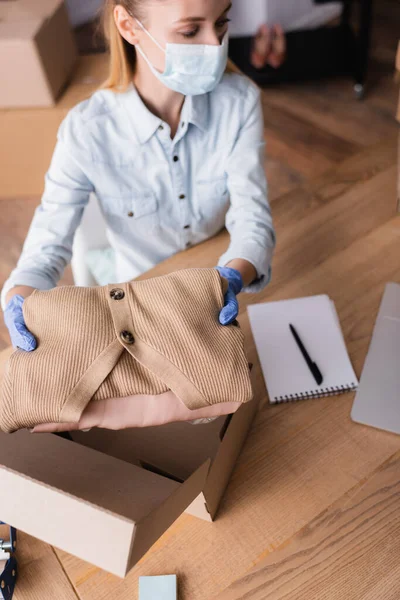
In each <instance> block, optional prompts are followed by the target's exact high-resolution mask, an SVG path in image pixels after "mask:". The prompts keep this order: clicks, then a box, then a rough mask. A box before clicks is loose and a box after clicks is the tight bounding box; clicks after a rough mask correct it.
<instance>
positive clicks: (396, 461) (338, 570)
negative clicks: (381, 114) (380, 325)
mask: <svg viewBox="0 0 400 600" xmlns="http://www.w3.org/2000/svg"><path fill="white" fill-rule="evenodd" d="M396 145H397V144H396V138H395V136H393V137H391V138H390V137H389V138H387V139H386V140H385V141H383V142H380V143H379V145H378V146H376V145H374V146H371V147H368V148H367V149H365V150H362V151H361V152H360V153H359V154H356V155H353V156H352V157H351V158H350V159H349V160H348V161H345V162H343V163H342V164H341V165H340V166H339V167H338V168H337V169H335V170H334V171H331V172H329V173H324V174H323V175H321V176H320V177H317V178H316V179H314V180H313V182H312V183H310V182H308V183H307V184H304V185H303V186H300V187H297V188H296V189H295V190H293V191H291V192H289V193H288V194H287V195H285V196H283V197H282V198H280V200H279V202H278V203H276V205H275V206H274V217H275V223H276V227H277V233H278V247H277V252H276V256H275V260H274V277H273V281H272V283H271V284H270V286H269V287H267V288H266V289H265V291H263V292H262V293H261V294H259V295H244V294H242V295H241V297H240V300H241V302H240V304H241V312H240V317H239V320H240V323H241V326H242V328H243V330H244V332H245V334H246V338H247V349H248V353H249V358H250V360H251V361H252V362H253V363H254V365H255V373H256V378H255V379H256V390H255V393H256V394H257V395H258V396H261V397H262V398H263V400H264V404H263V407H262V409H261V411H260V413H259V414H258V416H257V418H256V421H255V423H254V425H253V428H252V430H251V433H250V435H249V438H248V440H247V443H246V445H245V448H244V451H243V453H242V455H241V457H240V459H239V462H238V464H237V467H236V469H235V471H234V474H233V477H232V480H231V482H230V485H229V487H228V490H227V493H226V496H225V498H224V500H223V502H222V506H221V509H220V512H219V516H218V519H217V520H216V522H215V523H213V524H209V523H206V522H203V521H201V520H198V519H196V518H195V517H191V516H188V515H183V516H182V517H181V518H179V520H178V521H177V522H176V523H175V524H174V525H173V526H172V527H171V528H170V529H169V530H168V531H167V532H166V533H165V534H164V536H163V537H162V538H161V539H160V540H159V541H158V542H157V543H156V544H155V546H154V547H153V548H152V549H151V550H150V551H149V552H148V553H147V555H146V556H144V557H143V559H142V560H141V561H140V563H139V564H138V565H137V566H136V567H135V568H134V569H133V571H132V572H131V573H130V574H129V576H128V577H127V578H126V579H125V580H120V579H118V578H116V577H114V576H111V575H109V574H107V573H105V572H103V571H101V570H99V569H97V568H95V567H93V566H91V565H89V564H87V563H85V562H83V561H81V560H79V559H77V558H74V557H73V556H70V555H67V554H66V553H64V552H62V551H59V550H56V549H53V548H51V547H49V546H47V545H45V544H43V543H41V542H39V541H38V540H33V539H32V538H29V537H28V536H25V535H23V534H21V536H20V543H19V548H18V556H19V561H20V569H21V570H20V581H19V585H18V587H17V591H16V594H15V598H16V600H28V599H29V600H36V598H37V599H39V598H40V600H43V599H45V600H46V599H47V598H49V599H50V598H52V599H54V598H57V599H59V600H72V599H76V598H80V599H82V600H95V599H96V600H103V599H104V600H105V599H106V598H107V600H108V599H109V598H112V599H113V600H128V599H130V600H135V599H137V597H138V595H137V590H138V576H140V575H158V574H170V573H177V574H178V576H179V587H180V599H181V600H205V599H211V598H218V599H219V600H225V599H239V598H240V599H246V600H250V599H251V600H253V599H254V600H256V599H257V600H259V599H267V598H268V600H270V599H271V600H275V599H276V600H278V599H279V600H283V599H285V600H292V599H296V600H297V599H303V598H304V599H307V600H310V599H318V600H320V599H322V598H323V599H324V600H333V599H336V598H341V599H342V598H346V599H347V600H358V599H363V600H367V599H368V600H370V599H371V600H376V599H377V598H385V600H387V599H392V598H393V600H394V599H396V600H398V598H399V597H400V561H399V560H398V556H399V555H400V470H399V469H400V436H395V435H393V434H390V433H386V432H383V431H378V430H374V429H371V428H368V427H364V426H361V425H357V424H354V423H353V422H352V421H351V420H350V410H351V405H352V401H353V394H346V395H343V396H339V397H335V398H322V399H318V400H308V401H302V402H298V403H293V404H285V405H279V406H271V405H269V404H268V402H267V397H266V390H265V385H264V382H263V378H262V374H261V371H260V366H259V362H258V358H257V355H256V351H255V347H254V343H253V339H252V335H251V332H250V328H249V321H248V317H247V313H246V306H247V305H248V304H250V303H254V302H260V301H268V300H279V299H283V298H295V297H299V296H304V295H311V294H321V293H325V294H329V295H330V297H331V298H332V299H333V300H334V301H335V303H336V307H337V310H338V313H339V317H340V320H341V323H342V327H343V331H344V335H345V339H346V342H347V347H348V350H349V353H350V356H351V359H352V362H353V364H354V367H355V370H356V372H357V375H358V376H359V375H360V374H361V370H362V366H363V363H364V359H365V356H366V352H367V349H368V345H369V342H370V339H371V333H372V329H373V326H374V322H375V317H376V314H377V310H378V307H379V304H380V301H381V297H382V294H383V291H384V286H385V283H386V282H388V281H397V282H400V220H399V218H398V217H397V216H396V192H395V187H396V177H397V175H396ZM227 243H228V236H227V234H226V232H224V233H222V234H221V235H219V236H217V237H216V238H214V239H212V240H209V241H208V242H206V243H205V244H202V245H200V246H197V247H195V248H193V249H191V250H190V251H188V252H185V253H184V254H180V255H177V256H175V257H173V258H171V259H170V260H168V261H167V262H165V263H163V264H161V265H159V266H157V267H156V268H155V269H154V270H153V271H151V272H150V273H148V274H147V275H146V277H148V276H154V275H160V274H164V273H168V272H170V271H172V270H176V269H180V268H187V267H211V266H213V265H215V263H216V259H217V257H218V256H219V255H220V254H221V253H222V251H223V250H224V248H225V247H226V245H227ZM60 518H61V517H60ZM60 526H62V521H61V520H60ZM104 551H105V552H107V540H104ZM155 600H156V599H155ZM160 600H162V599H160Z"/></svg>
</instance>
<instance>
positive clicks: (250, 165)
mask: <svg viewBox="0 0 400 600" xmlns="http://www.w3.org/2000/svg"><path fill="white" fill-rule="evenodd" d="M242 122H243V125H242V127H241V129H240V131H239V134H238V137H237V140H236V142H235V145H234V147H233V150H232V152H231V154H230V156H229V158H228V163H227V177H228V180H227V181H228V189H229V193H230V199H231V205H230V208H229V210H228V213H227V215H226V228H227V230H228V232H229V233H230V237H231V241H230V245H229V248H228V250H227V251H226V252H225V254H223V255H222V256H221V257H220V259H219V262H218V266H226V265H227V263H229V262H230V261H231V260H233V259H235V258H242V259H244V260H247V261H249V262H250V263H251V264H252V265H253V266H254V267H255V269H256V271H257V279H255V280H254V281H253V282H252V283H251V284H250V285H248V286H247V287H245V288H244V290H243V291H244V292H249V293H250V292H252V293H254V292H259V291H261V290H262V289H263V288H265V286H266V285H267V284H268V283H269V281H270V279H271V261H272V256H273V252H274V248H275V244H276V237H275V230H274V226H273V222H272V216H271V209H270V205H269V202H268V191H267V180H266V175H265V166H264V155H265V153H264V151H265V142H264V119H263V113H262V106H261V98H260V90H259V89H258V88H257V87H256V86H255V85H254V84H251V85H249V89H248V94H247V98H246V101H245V102H244V109H243V121H242Z"/></svg>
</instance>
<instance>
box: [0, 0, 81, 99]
mask: <svg viewBox="0 0 400 600" xmlns="http://www.w3.org/2000/svg"><path fill="white" fill-rule="evenodd" d="M76 58H77V48H76V45H75V40H74V36H73V34H72V31H71V26H70V22H69V17H68V13H67V9H66V6H65V4H64V2H63V1H62V0H34V1H33V0H5V1H4V0H2V1H1V2H0V81H1V87H0V108H7V107H21V106H52V105H53V104H54V102H55V100H56V98H57V96H58V95H59V93H60V91H61V89H62V88H63V86H64V85H65V83H66V81H67V79H68V77H69V76H70V74H71V71H72V69H73V67H74V64H75V61H76Z"/></svg>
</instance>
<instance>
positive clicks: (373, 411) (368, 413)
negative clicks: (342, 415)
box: [351, 283, 400, 434]
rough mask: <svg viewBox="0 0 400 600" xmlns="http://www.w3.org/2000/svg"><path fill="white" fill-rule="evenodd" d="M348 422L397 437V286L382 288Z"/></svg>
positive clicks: (399, 409)
mask: <svg viewBox="0 0 400 600" xmlns="http://www.w3.org/2000/svg"><path fill="white" fill-rule="evenodd" d="M351 418H352V419H353V421H356V422H358V423H362V424H364V425H370V426H372V427H377V428H378V429H385V430H386V431H391V432H393V433H399V434H400V285H399V284H396V283H388V284H387V286H386V290H385V294H384V297H383V300H382V304H381V307H380V309H379V314H378V318H377V321H376V324H375V329H374V333H373V337H372V342H371V345H370V347H369V351H368V355H367V359H366V361H365V365H364V369H363V373H362V376H361V381H360V385H359V388H358V393H357V395H356V398H355V401H354V404H353V409H352V412H351Z"/></svg>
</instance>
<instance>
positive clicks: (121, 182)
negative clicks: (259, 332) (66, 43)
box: [1, 0, 275, 351]
mask: <svg viewBox="0 0 400 600" xmlns="http://www.w3.org/2000/svg"><path fill="white" fill-rule="evenodd" d="M229 9H230V2H229V0H209V1H208V2H203V1H202V0H190V1H189V0H157V1H154V0H108V1H107V3H106V5H105V11H104V21H105V31H106V36H107V38H108V40H109V44H110V53H111V55H110V56H111V63H110V76H109V79H108V81H107V82H106V84H105V86H104V89H102V90H100V91H98V92H96V93H95V94H94V95H93V96H92V97H91V98H90V99H89V100H86V101H84V102H82V103H80V104H79V105H78V106H76V107H75V108H74V109H73V110H72V111H70V113H69V114H68V116H67V117H66V119H65V120H64V122H63V123H62V125H61V127H60V129H59V133H58V142H57V146H56V149H55V152H54V155H53V159H52V162H51V165H50V168H49V171H48V172H47V174H46V185H45V190H44V194H43V197H42V202H41V205H40V206H39V207H38V208H37V210H36V212H35V215H34V218H33V220H32V223H31V226H30V230H29V233H28V236H27V239H26V241H25V244H24V248H23V251H22V254H21V257H20V259H19V261H18V265H17V267H16V269H15V270H14V271H13V272H12V273H11V275H10V277H9V278H8V280H7V281H6V283H5V285H4V287H3V290H2V294H1V305H2V308H3V310H4V311H5V322H6V325H7V327H8V329H9V332H10V336H11V341H12V343H13V345H14V347H19V348H21V349H23V350H26V351H31V350H34V349H35V347H36V340H35V339H34V337H33V336H32V335H31V334H30V332H29V331H27V329H26V327H25V323H24V319H23V312H22V305H23V302H24V298H26V297H27V296H28V295H29V294H31V293H32V292H33V290H34V289H35V288H38V289H50V288H52V287H54V286H56V285H57V282H58V281H59V279H60V278H61V276H62V273H63V271H64V268H65V266H66V265H67V264H68V263H69V261H70V260H71V255H72V243H73V238H74V233H75V231H76V228H77V227H78V225H79V223H80V220H81V218H82V214H83V211H84V208H85V206H86V204H87V202H88V199H89V195H90V193H91V192H95V193H96V195H97V197H98V199H99V202H100V206H101V208H102V211H103V213H104V217H105V219H106V222H107V226H108V231H109V240H110V243H111V245H112V246H113V248H114V250H115V255H116V270H117V278H118V281H128V280H130V279H132V278H134V277H136V276H138V275H139V274H141V273H143V272H145V271H147V270H148V269H150V268H152V267H153V266H154V265H156V264H157V263H158V262H160V261H162V260H164V259H166V258H168V257H169V256H171V255H173V254H175V253H177V252H179V251H182V250H184V249H185V248H189V247H190V246H193V245H195V244H198V243H200V242H203V241H204V240H206V239H208V238H210V237H211V236H213V235H215V234H216V233H217V232H218V231H220V230H221V229H222V228H223V226H224V224H226V227H227V229H228V231H229V232H230V236H231V239H230V245H229V248H227V250H226V252H225V253H224V254H223V255H222V256H221V257H220V258H219V261H218V266H217V267H216V268H218V270H219V271H220V273H221V274H222V275H224V276H225V277H226V278H227V279H228V281H229V290H228V292H227V294H226V297H225V306H224V308H223V310H222V312H221V314H220V322H221V324H223V325H226V324H229V323H231V322H232V321H233V320H234V319H235V318H236V317H237V314H238V302H237V298H236V297H237V295H238V294H239V292H240V291H242V290H243V291H246V292H258V291H259V290H261V289H262V288H264V287H265V286H266V285H267V283H268V282H269V280H270V271H271V266H270V265H271V259H272V253H273V248H274V245H275V235H274V229H273V225H272V220H271V213H270V207H269V204H268V200H267V185H266V180H265V173H264V164H263V150H264V142H263V119H262V110H261V103H260V95H259V91H258V88H256V87H255V85H254V84H252V83H251V82H250V81H249V80H248V79H246V78H245V77H243V76H240V75H238V74H235V73H226V74H224V71H225V68H226V64H227V45H228V21H229V18H228V13H229ZM114 283H116V282H114Z"/></svg>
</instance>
